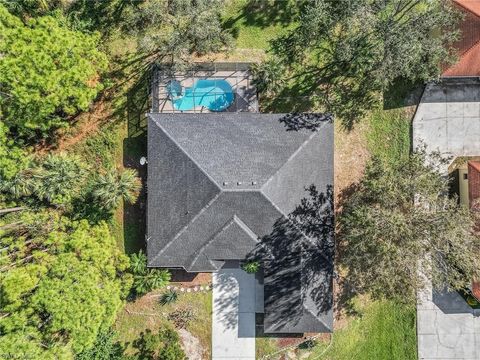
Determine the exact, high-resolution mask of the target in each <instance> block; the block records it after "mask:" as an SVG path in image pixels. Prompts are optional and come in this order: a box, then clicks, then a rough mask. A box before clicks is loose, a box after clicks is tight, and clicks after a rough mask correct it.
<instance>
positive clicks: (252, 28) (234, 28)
mask: <svg viewBox="0 0 480 360" xmlns="http://www.w3.org/2000/svg"><path fill="white" fill-rule="evenodd" d="M292 3H293V1H292V0H282V1H275V0H264V1H256V2H255V1H248V0H231V1H230V2H229V3H228V4H227V6H226V10H225V15H224V17H223V21H224V27H225V28H226V29H228V30H230V31H231V33H232V34H233V36H234V38H235V47H236V48H240V49H263V50H267V49H268V48H269V46H270V45H269V41H270V40H272V39H274V38H275V37H277V36H278V35H281V34H283V33H286V32H287V31H288V29H290V28H292V27H293V26H294V23H293V19H294V17H295V15H296V14H295V12H294V11H293V10H294V9H295V6H293V5H292Z"/></svg>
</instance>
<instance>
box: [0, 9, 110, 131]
mask: <svg viewBox="0 0 480 360" xmlns="http://www.w3.org/2000/svg"><path fill="white" fill-rule="evenodd" d="M58 16H59V17H60V16H61V15H58ZM98 41H99V37H98V35H95V34H83V33H81V32H78V31H73V30H70V29H69V28H68V27H67V26H66V25H65V24H64V23H63V22H62V21H60V20H59V19H58V18H56V17H52V16H43V17H37V18H30V19H28V21H26V22H22V21H21V20H20V19H19V18H17V17H15V16H14V15H12V14H10V13H9V12H8V10H7V9H6V8H5V7H4V6H2V5H1V4H0V53H1V54H2V56H1V57H0V109H1V114H2V115H3V118H4V121H5V123H6V124H7V125H8V126H10V127H13V128H15V129H17V131H18V132H19V133H20V134H22V135H26V136H34V135H38V133H43V134H45V133H46V132H48V131H49V130H52V129H55V128H59V127H62V126H65V125H67V124H68V122H69V118H71V117H72V116H73V115H75V114H77V113H78V112H79V111H83V110H87V109H88V107H89V105H90V103H91V102H92V100H93V99H94V98H95V97H96V96H97V94H98V92H99V91H100V90H101V89H102V84H101V82H100V76H101V73H102V72H103V71H104V70H106V67H107V58H106V56H105V54H103V53H102V52H101V51H99V50H98V49H97V46H98Z"/></svg>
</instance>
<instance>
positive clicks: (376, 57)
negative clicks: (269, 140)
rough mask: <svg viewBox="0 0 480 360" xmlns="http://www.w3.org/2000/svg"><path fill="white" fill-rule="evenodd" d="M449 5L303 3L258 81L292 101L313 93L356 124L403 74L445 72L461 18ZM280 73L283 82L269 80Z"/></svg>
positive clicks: (423, 0)
mask: <svg viewBox="0 0 480 360" xmlns="http://www.w3.org/2000/svg"><path fill="white" fill-rule="evenodd" d="M449 3H450V1H444V0H433V1H431V0H373V1H371V0H358V1H349V2H348V3H345V2H343V1H336V0H320V1H306V2H299V3H298V4H299V5H298V6H300V7H302V9H301V11H300V12H299V13H300V17H299V20H298V25H297V26H296V27H295V28H293V29H292V30H291V31H290V32H288V33H287V34H286V35H283V36H280V37H279V38H277V39H276V40H274V41H273V43H272V50H271V56H270V58H269V59H268V60H267V61H266V62H265V63H264V64H263V66H262V67H261V68H260V69H257V74H258V75H259V77H260V78H259V83H260V84H261V87H263V88H267V89H269V90H272V91H273V92H276V96H280V97H282V96H286V97H288V96H292V97H293V98H294V99H292V101H297V102H298V99H295V97H296V96H298V95H302V96H305V97H308V98H309V100H308V101H310V102H313V103H314V104H315V105H317V106H320V107H323V108H325V110H327V111H332V112H334V113H335V115H337V116H340V117H341V118H342V120H343V121H344V122H345V123H346V125H348V126H351V125H352V123H353V121H355V120H358V119H359V118H360V117H361V116H362V114H363V113H364V112H365V110H368V109H370V108H372V107H373V106H375V104H377V103H378V101H379V99H380V94H379V92H381V91H383V90H385V89H387V88H388V87H389V86H391V85H392V84H393V83H394V82H395V81H396V80H397V79H399V78H401V79H406V80H408V81H411V82H417V81H420V82H421V81H426V80H432V79H435V78H437V77H438V76H439V74H440V65H441V64H443V63H445V62H446V61H447V62H448V60H449V59H451V58H452V54H451V51H450V50H449V49H450V46H449V45H451V44H452V43H453V41H454V40H455V39H456V35H457V32H456V31H455V30H453V29H454V24H455V20H456V18H457V16H456V12H455V11H454V10H453V6H452V5H451V4H449ZM346 5H348V6H346ZM278 79H283V80H284V81H285V82H286V84H285V86H283V87H278V86H269V84H278V83H279V80H278ZM289 87H291V88H292V89H291V90H292V91H294V92H295V94H293V95H292V94H290V92H289V91H288V88H289ZM280 100H283V101H288V100H285V99H280Z"/></svg>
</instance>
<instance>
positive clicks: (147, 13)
mask: <svg viewBox="0 0 480 360" xmlns="http://www.w3.org/2000/svg"><path fill="white" fill-rule="evenodd" d="M223 6H224V3H223V1H220V0H213V1H212V0H196V1H192V0H170V1H165V0H150V1H146V2H144V3H142V4H140V5H139V6H138V7H137V8H132V9H130V15H129V16H126V22H125V25H124V27H125V28H126V29H128V31H130V32H131V33H133V34H135V35H136V36H137V38H138V44H139V49H140V51H141V52H143V53H145V54H150V55H152V56H153V58H154V59H155V60H163V61H166V62H171V63H174V64H177V65H181V64H184V63H188V62H189V61H190V60H191V58H190V57H191V55H192V54H199V55H205V54H209V53H216V52H219V51H222V50H224V49H225V48H227V47H229V46H230V45H231V43H232V37H231V35H230V34H229V33H228V32H226V31H225V30H224V29H223V28H222V23H221V21H220V15H221V10H222V8H223Z"/></svg>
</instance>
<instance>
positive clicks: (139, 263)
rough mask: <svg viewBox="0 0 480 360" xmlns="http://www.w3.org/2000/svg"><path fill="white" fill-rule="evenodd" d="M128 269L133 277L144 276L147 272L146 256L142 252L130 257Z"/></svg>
mask: <svg viewBox="0 0 480 360" xmlns="http://www.w3.org/2000/svg"><path fill="white" fill-rule="evenodd" d="M130 269H131V270H132V273H134V274H135V275H144V274H145V273H146V272H147V256H146V255H145V254H144V252H143V251H142V250H140V251H139V252H138V254H132V255H131V256H130Z"/></svg>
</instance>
